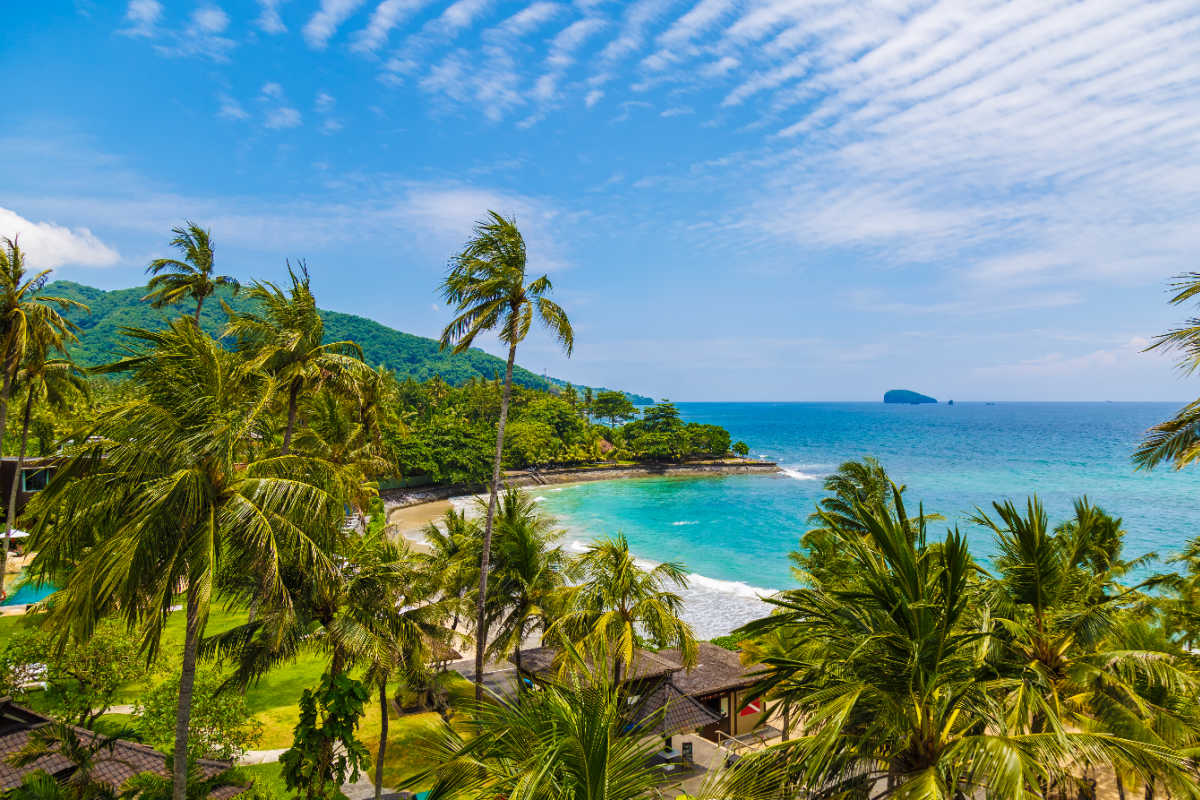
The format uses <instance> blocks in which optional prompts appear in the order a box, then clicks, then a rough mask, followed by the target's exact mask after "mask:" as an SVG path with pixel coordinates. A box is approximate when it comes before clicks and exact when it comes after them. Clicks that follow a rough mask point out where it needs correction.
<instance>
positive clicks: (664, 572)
mask: <svg viewBox="0 0 1200 800" xmlns="http://www.w3.org/2000/svg"><path fill="white" fill-rule="evenodd" d="M568 577H569V578H570V579H572V580H573V581H576V582H577V585H576V586H575V587H574V588H573V591H572V596H571V599H570V606H569V610H568V611H567V612H566V613H565V614H564V615H563V617H562V619H560V620H559V621H558V622H557V623H555V625H554V627H553V632H555V633H560V634H561V635H562V636H563V637H564V638H566V639H568V640H570V641H576V642H586V643H588V644H589V645H590V646H591V647H599V646H605V647H606V648H608V650H609V652H611V654H612V657H613V674H614V676H615V679H617V680H619V679H620V675H621V671H622V668H625V669H626V670H628V668H630V666H631V665H632V663H633V660H634V658H635V657H636V650H637V648H638V646H639V641H640V640H641V637H642V636H645V637H647V638H648V639H649V640H650V641H651V643H652V644H653V645H655V646H656V647H678V648H679V649H680V653H681V656H682V661H683V666H685V667H691V666H694V665H695V663H696V655H697V649H698V648H697V645H696V637H695V635H694V634H693V633H692V627H691V626H690V625H688V624H687V623H686V622H684V621H683V620H682V619H680V617H679V615H680V613H681V612H682V611H683V599H682V598H681V597H680V596H679V595H677V594H675V593H674V592H672V591H669V589H668V587H669V586H671V585H674V586H675V587H677V588H680V589H682V588H686V587H687V572H686V571H685V570H684V568H683V565H682V564H679V563H676V562H670V561H668V562H664V563H662V564H659V565H657V566H655V567H653V568H651V569H649V570H647V569H642V568H641V567H639V566H638V565H637V563H636V562H635V561H634V559H633V555H632V554H631V553H630V552H629V542H628V540H626V538H625V536H624V534H620V533H618V534H617V535H616V536H614V537H612V538H609V539H600V540H598V541H595V542H593V543H592V544H591V545H589V546H588V548H587V550H585V551H584V552H583V553H580V554H579V555H578V556H576V557H575V559H573V560H572V562H571V564H570V567H569V570H568Z"/></svg>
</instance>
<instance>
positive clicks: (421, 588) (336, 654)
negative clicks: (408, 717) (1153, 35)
mask: <svg viewBox="0 0 1200 800" xmlns="http://www.w3.org/2000/svg"><path fill="white" fill-rule="evenodd" d="M332 549H333V550H335V551H336V552H337V553H338V554H339V556H340V557H339V558H338V562H339V567H338V568H337V569H336V570H335V571H334V572H332V573H331V574H330V575H329V576H327V577H326V578H325V579H323V580H320V581H313V580H312V579H311V576H310V575H309V574H307V572H306V571H305V570H303V569H296V568H288V569H286V574H285V578H284V581H285V583H286V585H287V593H288V598H287V602H286V603H282V604H281V603H278V602H276V603H270V604H268V603H264V604H263V605H262V606H261V607H260V609H259V613H258V614H257V615H256V616H255V618H254V619H252V620H250V621H248V622H247V623H245V624H244V625H241V626H238V627H235V628H232V629H230V630H227V631H224V632H222V633H220V634H217V635H215V636H212V637H210V638H209V639H208V640H206V641H205V643H204V648H203V651H204V653H205V654H206V655H213V656H225V655H229V656H232V657H233V658H234V659H235V662H236V669H235V671H234V674H233V676H232V678H231V681H232V682H233V683H235V684H237V685H241V686H245V685H247V684H249V683H251V682H256V681H258V680H260V679H261V678H262V677H263V676H265V675H266V674H267V673H268V672H269V671H270V670H271V669H273V668H274V667H276V666H278V665H280V664H283V663H286V662H289V661H292V660H294V659H295V658H296V657H297V656H298V655H299V654H300V653H302V652H304V651H306V650H312V649H320V650H323V651H324V652H325V653H327V654H328V656H329V668H328V670H327V672H326V675H327V676H328V677H329V678H330V680H333V681H336V680H339V679H342V678H344V677H346V676H348V673H349V671H350V670H351V669H352V668H354V667H356V666H360V667H362V668H363V670H364V671H363V676H364V681H365V683H366V685H367V686H369V687H371V688H373V689H375V690H377V692H378V695H379V703H380V712H381V714H382V719H381V721H382V725H383V728H382V731H381V738H380V742H379V753H378V756H377V759H378V760H377V762H376V769H375V778H376V792H377V793H379V792H381V791H382V775H383V771H382V770H383V766H382V765H383V760H384V758H385V756H386V749H387V726H388V702H387V685H388V682H389V681H390V680H392V679H393V678H396V677H399V678H400V679H401V680H403V681H409V680H414V679H416V678H419V677H421V676H423V675H424V674H425V671H426V670H427V665H428V663H429V661H430V658H431V653H432V648H433V647H435V646H438V645H439V644H441V643H443V642H445V641H446V640H447V638H448V636H449V631H447V630H446V629H445V628H444V627H443V625H442V620H443V619H444V618H445V614H446V611H445V609H444V608H443V607H442V605H441V604H440V603H439V602H435V601H433V600H431V598H430V595H429V588H428V583H427V581H425V580H424V579H423V576H422V574H421V572H422V570H421V567H422V566H423V562H422V561H420V560H419V559H417V558H415V557H414V556H413V555H412V554H411V553H410V552H409V551H408V548H407V547H405V546H403V545H400V544H397V543H395V542H393V541H391V540H390V539H389V538H388V537H387V536H386V535H385V534H384V532H383V531H380V530H376V531H373V532H371V531H369V532H367V533H365V534H363V535H361V536H360V535H353V536H344V537H341V538H340V540H339V542H338V544H337V546H336V547H334V548H332ZM334 749H335V743H334V742H333V741H332V740H329V741H326V742H325V743H324V746H323V747H322V748H321V751H320V759H321V761H322V764H321V765H320V768H319V769H318V774H320V775H322V776H324V777H325V779H326V780H329V779H331V778H332V775H333V768H332V761H333V758H334Z"/></svg>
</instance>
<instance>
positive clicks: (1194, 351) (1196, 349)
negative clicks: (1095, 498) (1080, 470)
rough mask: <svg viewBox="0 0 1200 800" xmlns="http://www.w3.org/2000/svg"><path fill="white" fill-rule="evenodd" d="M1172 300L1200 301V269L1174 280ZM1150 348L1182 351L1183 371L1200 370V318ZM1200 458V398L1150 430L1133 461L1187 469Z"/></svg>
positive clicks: (1178, 302)
mask: <svg viewBox="0 0 1200 800" xmlns="http://www.w3.org/2000/svg"><path fill="white" fill-rule="evenodd" d="M1170 286H1171V289H1172V290H1173V291H1174V294H1173V295H1171V299H1170V303H1171V304H1172V305H1183V304H1185V303H1188V302H1191V301H1195V300H1200V272H1185V273H1184V274H1182V275H1177V276H1175V278H1174V279H1173V280H1172V282H1171V284H1170ZM1146 349H1147V350H1162V351H1164V352H1174V353H1178V354H1179V358H1178V361H1177V364H1178V367H1179V370H1180V371H1181V372H1183V373H1184V374H1185V375H1192V374H1194V373H1195V372H1196V370H1197V369H1200V317H1192V318H1190V319H1188V320H1186V321H1184V323H1183V325H1181V326H1179V327H1178V328H1173V329H1171V330H1169V331H1167V332H1166V333H1163V334H1160V335H1159V336H1156V337H1154V341H1153V342H1151V343H1150V346H1149V347H1147V348H1146ZM1197 459H1200V399H1197V400H1194V401H1193V402H1191V403H1188V404H1187V405H1186V406H1184V407H1183V408H1181V409H1179V411H1177V412H1176V413H1175V416H1173V417H1172V418H1171V419H1169V420H1167V421H1166V422H1161V423H1159V424H1158V425H1155V426H1154V427H1152V428H1151V429H1150V430H1149V431H1147V432H1146V436H1145V437H1144V438H1143V439H1142V444H1141V446H1140V447H1138V449H1137V452H1136V453H1134V456H1133V460H1134V462H1135V463H1136V464H1137V465H1138V466H1139V467H1144V468H1146V469H1152V468H1153V467H1156V466H1158V465H1159V464H1161V463H1163V462H1170V463H1171V465H1172V466H1174V467H1175V469H1183V468H1184V467H1186V466H1187V465H1188V464H1191V463H1193V462H1195V461H1196V460H1197Z"/></svg>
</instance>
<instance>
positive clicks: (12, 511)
mask: <svg viewBox="0 0 1200 800" xmlns="http://www.w3.org/2000/svg"><path fill="white" fill-rule="evenodd" d="M32 413H33V384H32V383H31V384H30V385H29V389H28V391H27V392H26V395H25V411H24V413H23V414H22V415H21V448H20V450H18V451H17V469H16V471H15V472H13V479H12V483H11V484H10V485H9V487H8V513H7V519H6V520H5V527H4V549H5V550H8V543H9V542H11V541H12V532H13V521H14V520H16V518H17V487H18V486H20V485H21V468H22V467H23V466H24V465H25V449H26V448H27V447H28V445H29V416H30V414H32ZM0 574H2V573H0Z"/></svg>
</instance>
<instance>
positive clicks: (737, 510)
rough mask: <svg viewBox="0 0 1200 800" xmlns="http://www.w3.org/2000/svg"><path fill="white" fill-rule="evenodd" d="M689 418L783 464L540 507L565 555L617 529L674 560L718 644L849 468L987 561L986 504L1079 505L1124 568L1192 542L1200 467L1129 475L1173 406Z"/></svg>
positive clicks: (642, 484) (694, 612) (1056, 508)
mask: <svg viewBox="0 0 1200 800" xmlns="http://www.w3.org/2000/svg"><path fill="white" fill-rule="evenodd" d="M678 406H679V409H680V411H681V413H682V414H683V416H684V417H685V418H686V419H687V420H690V421H697V422H709V423H715V424H718V425H723V426H725V427H726V428H728V429H729V431H730V432H731V433H732V435H733V438H734V439H735V440H737V439H743V440H745V441H746V442H747V443H748V444H749V445H750V447H751V453H752V455H754V456H764V457H766V458H768V459H770V460H772V461H775V462H777V463H778V464H779V465H780V466H781V467H782V468H784V470H785V471H784V473H783V474H780V475H775V476H761V475H752V476H727V477H713V478H645V479H635V480H625V481H606V482H600V483H590V484H579V485H575V486H567V487H554V488H551V487H546V488H544V489H540V490H539V492H538V496H539V497H540V498H541V502H542V503H543V506H544V507H545V509H546V510H547V511H549V512H551V513H552V514H554V515H555V516H556V517H557V518H558V519H559V522H560V524H561V525H562V526H563V527H564V529H566V531H567V542H568V546H569V547H571V548H575V549H577V548H579V547H581V546H582V543H584V542H586V541H587V540H588V539H590V538H592V537H594V536H596V535H601V534H610V533H616V532H617V531H621V532H623V533H624V534H625V535H626V536H627V537H628V538H629V541H630V546H631V549H632V550H633V551H634V552H635V553H636V554H637V555H639V556H640V557H642V558H644V559H646V560H647V561H665V560H674V561H682V562H683V563H684V564H685V565H686V567H687V568H688V570H689V571H690V572H692V573H693V579H692V586H691V588H689V590H688V591H687V592H686V593H685V600H686V602H687V605H688V617H689V620H690V621H691V622H692V623H693V624H694V625H695V626H696V628H697V632H698V633H700V634H702V635H705V636H711V635H716V634H718V633H723V632H725V631H727V630H729V629H732V628H733V627H736V625H738V624H741V623H742V622H745V621H747V620H749V619H751V618H753V617H755V616H757V615H759V614H760V613H761V611H762V605H761V603H760V601H758V600H757V596H758V595H759V594H760V593H763V592H770V591H774V590H778V589H783V588H787V587H789V586H792V585H794V584H793V582H792V580H791V577H790V573H789V570H788V567H789V562H788V558H787V554H788V551H790V550H792V549H794V548H795V547H796V546H797V544H798V540H799V537H800V535H801V534H802V533H803V532H804V530H805V529H806V518H807V517H808V515H809V514H810V513H811V512H812V510H813V507H814V505H815V503H816V501H817V500H819V499H820V498H821V497H822V495H823V491H822V486H821V478H822V477H823V476H824V475H826V474H828V473H829V472H831V471H833V470H834V469H835V468H836V467H837V465H838V464H840V463H841V462H843V461H846V460H849V459H855V458H861V457H863V456H868V455H870V456H875V457H876V458H878V459H879V460H880V461H881V462H882V463H883V465H884V466H885V467H886V468H887V469H888V471H889V472H890V473H891V474H892V476H893V478H895V479H896V480H897V481H898V482H901V483H904V484H906V485H907V486H908V491H907V492H906V494H905V497H906V498H907V501H908V502H909V503H910V504H911V505H912V506H913V507H914V508H915V506H916V505H917V503H918V502H922V501H923V502H924V504H925V508H926V510H927V511H936V512H938V513H940V514H942V515H943V516H945V517H946V522H944V523H934V530H935V531H937V532H938V533H941V530H940V528H944V527H945V526H946V525H953V524H955V523H957V524H959V526H960V529H961V530H962V531H963V532H964V533H965V534H966V535H967V537H968V540H969V542H970V544H971V549H972V552H973V553H975V554H976V555H977V556H978V557H979V558H980V559H981V560H982V561H984V562H985V563H986V561H987V557H988V555H989V554H990V540H989V538H988V536H987V535H986V534H985V533H984V532H983V531H982V530H980V529H978V528H977V527H975V526H973V525H971V524H970V523H968V522H967V521H966V516H967V515H968V514H969V513H970V512H972V511H973V510H974V508H975V507H976V506H985V507H986V506H989V504H990V503H991V501H992V500H995V499H1001V498H1015V499H1019V500H1022V501H1023V499H1024V498H1025V497H1026V496H1027V495H1029V494H1033V493H1036V494H1037V495H1038V496H1039V497H1041V498H1042V500H1043V502H1044V503H1045V505H1046V507H1047V510H1048V512H1049V513H1050V517H1051V520H1052V521H1056V520H1059V519H1062V518H1064V517H1065V516H1067V515H1068V514H1069V513H1070V511H1071V501H1072V500H1073V499H1074V498H1075V497H1077V496H1079V495H1083V494H1086V495H1087V496H1088V497H1089V498H1090V499H1091V500H1092V501H1093V502H1095V503H1097V504H1098V505H1100V506H1101V507H1103V508H1104V509H1106V510H1107V511H1109V512H1110V513H1112V514H1116V515H1118V516H1121V517H1122V518H1123V519H1124V522H1125V528H1126V530H1127V531H1128V537H1127V539H1126V549H1127V553H1128V555H1130V556H1133V555H1140V554H1141V553H1144V552H1147V551H1157V552H1158V553H1160V554H1162V555H1163V556H1166V555H1169V554H1171V553H1173V552H1175V551H1177V550H1178V549H1180V547H1181V546H1182V545H1183V543H1184V542H1185V541H1186V540H1187V539H1189V538H1191V537H1193V536H1197V535H1200V468H1197V469H1192V470H1185V471H1184V472H1178V473H1177V472H1174V471H1172V470H1171V469H1169V468H1166V469H1163V468H1159V469H1157V470H1155V471H1153V472H1144V471H1143V472H1136V471H1135V470H1134V468H1133V464H1132V462H1131V460H1130V456H1131V454H1132V452H1133V450H1134V448H1135V447H1136V445H1137V442H1138V440H1139V439H1140V437H1141V435H1142V433H1143V432H1144V431H1145V430H1146V429H1147V428H1148V427H1149V426H1151V425H1153V424H1154V423H1156V422H1159V421H1161V420H1163V419H1165V418H1167V417H1168V416H1170V415H1171V414H1172V413H1174V411H1175V410H1176V409H1177V408H1178V404H1174V403H997V404H995V405H989V404H985V403H956V404H955V405H954V406H947V405H945V404H939V405H926V406H889V405H884V404H882V403H680V404H678Z"/></svg>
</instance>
